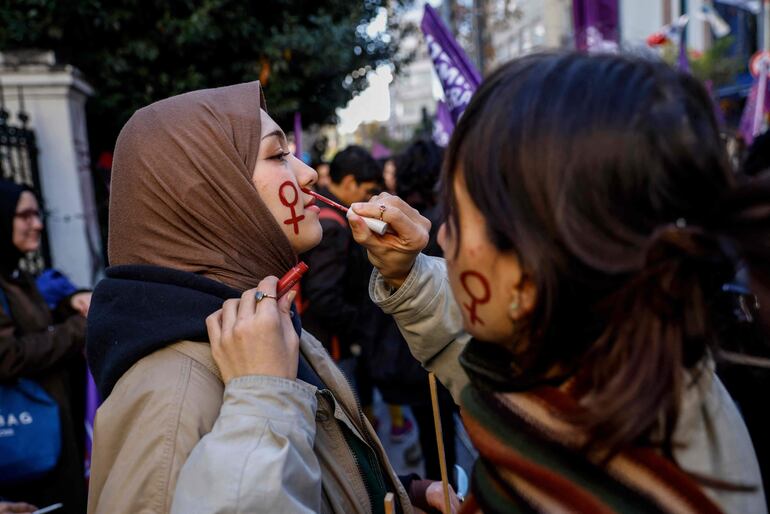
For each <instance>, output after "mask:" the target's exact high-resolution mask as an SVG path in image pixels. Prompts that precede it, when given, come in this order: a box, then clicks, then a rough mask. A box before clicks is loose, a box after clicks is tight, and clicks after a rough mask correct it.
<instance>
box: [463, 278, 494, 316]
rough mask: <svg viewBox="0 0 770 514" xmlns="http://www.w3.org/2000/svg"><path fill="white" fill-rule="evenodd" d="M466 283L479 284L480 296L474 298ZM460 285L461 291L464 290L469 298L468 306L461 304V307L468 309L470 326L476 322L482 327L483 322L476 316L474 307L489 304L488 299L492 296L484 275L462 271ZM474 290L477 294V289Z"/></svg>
mask: <svg viewBox="0 0 770 514" xmlns="http://www.w3.org/2000/svg"><path fill="white" fill-rule="evenodd" d="M471 279H473V280H471ZM468 282H476V283H478V284H480V285H481V289H482V290H483V294H482V296H476V295H475V294H474V293H473V291H472V290H471V287H470V285H469V284H468ZM460 283H461V284H462V285H463V289H465V292H466V293H468V296H470V297H471V303H470V304H467V303H464V304H463V307H465V308H466V309H468V314H470V317H471V325H475V324H476V322H478V323H480V324H482V325H483V324H484V321H483V320H482V319H481V318H479V317H478V316H477V315H476V306H478V305H483V304H485V303H487V302H489V299H490V298H491V296H492V293H491V292H490V289H489V282H487V279H486V278H484V275H482V274H481V273H478V272H476V271H464V272H463V273H462V274H461V275H460ZM475 289H476V290H477V291H476V292H479V291H478V289H479V287H476V288H475Z"/></svg>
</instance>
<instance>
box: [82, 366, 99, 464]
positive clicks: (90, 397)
mask: <svg viewBox="0 0 770 514" xmlns="http://www.w3.org/2000/svg"><path fill="white" fill-rule="evenodd" d="M98 407H99V393H98V391H97V390H96V382H94V377H93V375H91V370H89V369H86V419H85V423H86V460H85V464H86V479H88V478H90V477H91V450H92V449H93V446H94V421H95V420H96V409H97V408H98Z"/></svg>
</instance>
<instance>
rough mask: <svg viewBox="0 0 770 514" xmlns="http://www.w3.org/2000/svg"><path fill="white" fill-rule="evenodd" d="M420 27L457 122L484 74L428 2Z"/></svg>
mask: <svg viewBox="0 0 770 514" xmlns="http://www.w3.org/2000/svg"><path fill="white" fill-rule="evenodd" d="M420 28H422V32H423V34H425V42H426V43H427V44H428V53H429V54H430V58H431V60H433V67H434V68H435V69H436V74H437V75H438V78H439V80H440V81H441V86H442V87H443V88H444V97H445V99H446V103H447V107H448V108H449V112H450V113H451V116H452V120H453V121H454V122H455V123H456V122H457V120H459V119H460V116H461V115H462V113H463V111H464V110H465V108H466V107H467V106H468V103H469V102H470V101H471V96H473V93H474V92H475V91H476V89H477V88H478V87H479V84H481V74H480V73H479V72H478V70H477V69H476V67H475V66H474V65H473V64H472V63H471V61H470V59H468V56H467V55H465V52H464V51H463V49H462V48H461V47H460V45H459V44H458V43H457V41H455V39H454V37H452V33H451V32H450V31H449V29H448V28H447V26H446V25H444V22H443V21H441V18H440V17H439V15H438V13H437V12H436V10H435V9H433V7H431V6H430V5H429V4H425V14H424V15H423V17H422V23H420Z"/></svg>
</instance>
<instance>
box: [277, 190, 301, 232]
mask: <svg viewBox="0 0 770 514" xmlns="http://www.w3.org/2000/svg"><path fill="white" fill-rule="evenodd" d="M286 189H290V190H291V191H293V192H294V196H293V197H292V199H291V200H288V199H287V198H286V194H285V193H284V191H285V190H286ZM278 198H279V199H280V200H281V203H282V204H284V205H285V206H286V207H288V208H289V209H291V218H289V219H287V220H284V221H283V223H284V224H285V225H294V233H295V234H299V222H300V221H302V220H304V219H305V215H304V214H300V215H299V216H297V211H296V209H295V205H297V202H298V201H299V193H298V192H297V186H295V185H294V182H292V181H291V180H287V181H286V182H284V183H283V184H281V187H279V188H278Z"/></svg>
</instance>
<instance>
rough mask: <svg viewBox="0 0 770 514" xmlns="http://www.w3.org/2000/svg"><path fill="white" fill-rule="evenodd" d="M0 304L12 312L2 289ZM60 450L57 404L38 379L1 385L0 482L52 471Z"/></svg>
mask: <svg viewBox="0 0 770 514" xmlns="http://www.w3.org/2000/svg"><path fill="white" fill-rule="evenodd" d="M0 306H1V307H3V310H5V312H6V313H7V314H8V316H10V315H11V311H10V309H9V306H8V301H7V298H6V296H5V292H4V291H3V290H2V289H0ZM60 453H61V421H60V419H59V406H58V405H57V403H56V401H55V400H54V399H53V398H51V397H50V396H49V395H48V393H46V392H45V389H43V388H42V387H41V386H40V385H39V384H38V383H37V382H35V381H33V380H29V379H25V378H22V379H19V380H17V381H16V382H15V383H12V384H0V484H7V483H13V482H24V481H28V480H33V479H35V478H37V477H40V476H42V475H45V474H46V473H47V472H49V471H51V470H52V469H53V468H54V467H55V466H56V463H57V462H58V461H59V454H60Z"/></svg>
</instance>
